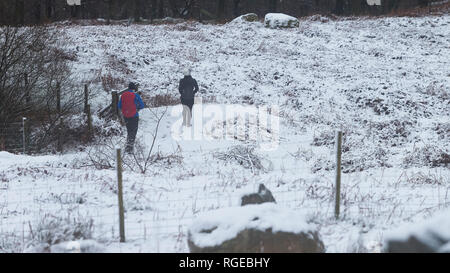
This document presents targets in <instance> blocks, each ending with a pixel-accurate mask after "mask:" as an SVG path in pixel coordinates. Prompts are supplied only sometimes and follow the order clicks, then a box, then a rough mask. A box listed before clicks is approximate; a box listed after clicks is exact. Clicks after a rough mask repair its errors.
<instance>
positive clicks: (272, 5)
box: [269, 0, 278, 12]
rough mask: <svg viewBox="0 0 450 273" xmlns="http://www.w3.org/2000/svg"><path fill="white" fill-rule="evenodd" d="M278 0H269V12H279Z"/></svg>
mask: <svg viewBox="0 0 450 273" xmlns="http://www.w3.org/2000/svg"><path fill="white" fill-rule="evenodd" d="M277 3H278V0H269V12H277Z"/></svg>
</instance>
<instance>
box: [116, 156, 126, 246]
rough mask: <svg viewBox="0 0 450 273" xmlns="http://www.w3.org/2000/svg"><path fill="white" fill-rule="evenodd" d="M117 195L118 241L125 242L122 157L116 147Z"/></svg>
mask: <svg viewBox="0 0 450 273" xmlns="http://www.w3.org/2000/svg"><path fill="white" fill-rule="evenodd" d="M116 152H117V196H118V199H119V230H120V242H121V243H123V242H125V216H124V208H123V190H122V157H121V149H120V148H117V149H116Z"/></svg>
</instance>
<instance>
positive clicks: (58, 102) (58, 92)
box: [56, 82, 63, 153]
mask: <svg viewBox="0 0 450 273" xmlns="http://www.w3.org/2000/svg"><path fill="white" fill-rule="evenodd" d="M56 112H57V113H58V125H57V126H58V127H57V128H58V129H57V130H58V146H57V151H58V152H60V153H62V152H63V147H62V146H63V145H62V142H63V137H62V117H61V85H60V83H59V82H58V83H57V84H56Z"/></svg>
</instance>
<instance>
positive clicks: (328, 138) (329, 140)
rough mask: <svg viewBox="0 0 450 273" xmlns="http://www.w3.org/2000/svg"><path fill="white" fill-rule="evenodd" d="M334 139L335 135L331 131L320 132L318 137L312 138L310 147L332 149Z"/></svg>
mask: <svg viewBox="0 0 450 273" xmlns="http://www.w3.org/2000/svg"><path fill="white" fill-rule="evenodd" d="M335 137H336V133H334V132H333V131H325V132H321V133H320V134H319V135H318V136H314V139H313V141H312V143H311V145H313V146H329V147H332V146H333V145H334V142H335Z"/></svg>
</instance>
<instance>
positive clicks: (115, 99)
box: [111, 91, 119, 119]
mask: <svg viewBox="0 0 450 273" xmlns="http://www.w3.org/2000/svg"><path fill="white" fill-rule="evenodd" d="M111 96H112V98H111V101H112V112H113V119H116V118H118V117H119V109H118V106H117V104H118V103H119V96H118V94H117V91H112V92H111Z"/></svg>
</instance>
